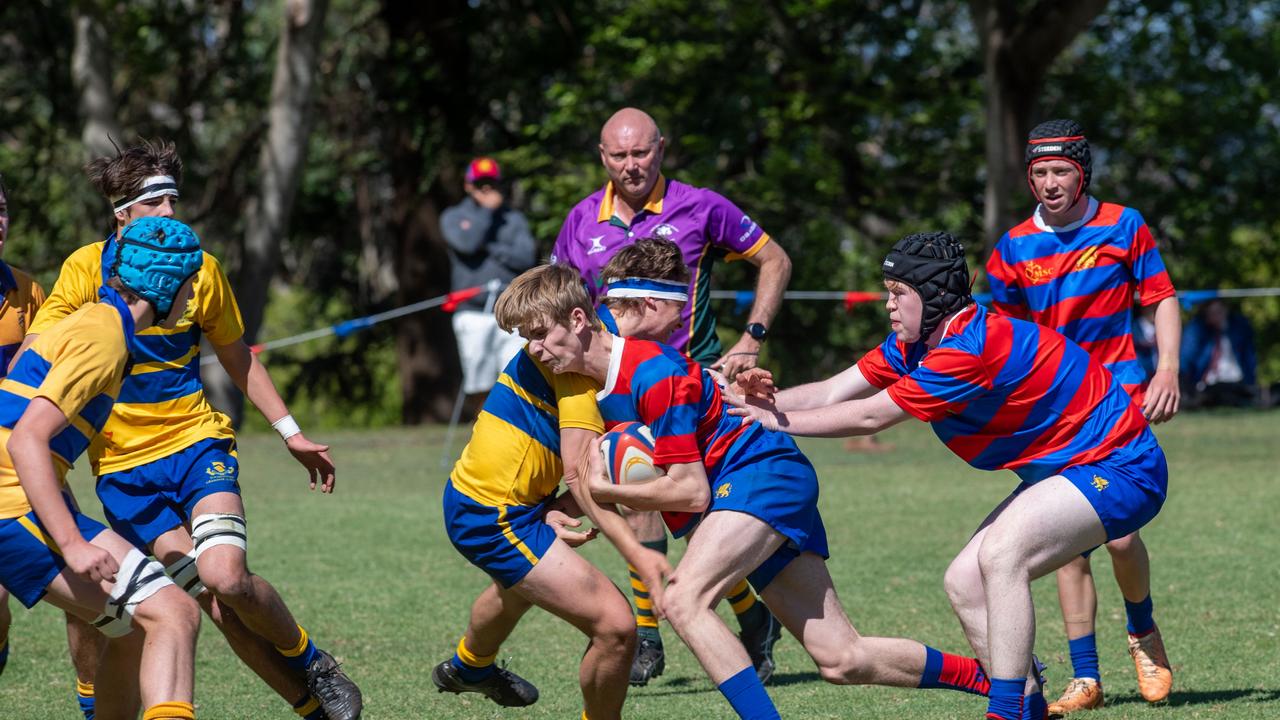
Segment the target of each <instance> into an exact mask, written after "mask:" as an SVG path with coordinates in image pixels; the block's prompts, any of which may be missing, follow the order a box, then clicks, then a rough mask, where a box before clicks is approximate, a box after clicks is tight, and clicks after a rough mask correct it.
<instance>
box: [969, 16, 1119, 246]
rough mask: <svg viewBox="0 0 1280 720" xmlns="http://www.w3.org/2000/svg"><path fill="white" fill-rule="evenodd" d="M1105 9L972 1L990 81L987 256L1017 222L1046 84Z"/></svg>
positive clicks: (984, 219)
mask: <svg viewBox="0 0 1280 720" xmlns="http://www.w3.org/2000/svg"><path fill="white" fill-rule="evenodd" d="M1106 5H1107V0H1077V1H1076V2H1070V3H1059V2H1051V1H1048V0H1039V1H1038V2H1036V4H1035V5H1034V6H1032V7H1031V9H1029V10H1028V11H1026V12H1024V13H1019V12H1018V10H1017V9H1016V8H1015V7H1014V3H1013V2H1010V1H1009V0H970V3H969V8H970V11H971V13H972V16H973V24H974V27H976V28H977V29H978V36H979V37H980V38H981V39H982V55H983V68H984V71H985V73H986V120H987V128H986V160H987V186H986V191H985V193H984V200H985V206H984V208H983V213H982V231H983V232H982V234H983V239H984V241H985V243H986V248H985V250H984V255H986V254H989V253H990V251H991V248H992V247H994V246H995V242H996V240H998V239H999V238H1000V236H1001V235H1002V234H1003V233H1004V232H1005V231H1006V230H1008V229H1009V228H1010V227H1012V226H1013V223H1014V222H1015V221H1016V220H1015V211H1014V208H1015V207H1018V205H1019V204H1020V203H1018V202H1017V198H1018V197H1019V195H1020V193H1021V190H1022V188H1023V187H1024V186H1025V184H1026V183H1025V181H1024V180H1023V175H1024V170H1023V148H1024V146H1025V144H1026V137H1027V133H1028V132H1029V131H1030V130H1031V126H1032V124H1033V118H1034V115H1035V110H1036V105H1037V103H1038V102H1039V98H1040V91H1041V90H1042V89H1043V87H1044V81H1045V77H1046V76H1047V75H1048V74H1049V69H1050V68H1051V67H1052V65H1053V63H1054V61H1055V60H1057V58H1058V56H1059V55H1061V54H1062V52H1063V51H1064V50H1066V49H1067V47H1069V46H1070V45H1071V43H1072V42H1073V41H1074V40H1075V39H1076V37H1078V36H1079V35H1080V34H1081V33H1083V32H1084V31H1085V30H1086V29H1088V27H1089V24H1090V23H1092V22H1093V20H1094V18H1096V17H1097V16H1098V15H1099V14H1100V13H1101V12H1102V11H1103V9H1105V8H1106Z"/></svg>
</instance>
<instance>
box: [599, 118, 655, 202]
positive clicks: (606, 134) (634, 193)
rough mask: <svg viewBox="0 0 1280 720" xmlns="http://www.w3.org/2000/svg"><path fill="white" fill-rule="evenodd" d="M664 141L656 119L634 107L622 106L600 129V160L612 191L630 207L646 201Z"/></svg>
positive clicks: (651, 188) (653, 183) (653, 181)
mask: <svg viewBox="0 0 1280 720" xmlns="http://www.w3.org/2000/svg"><path fill="white" fill-rule="evenodd" d="M665 149H666V142H665V141H664V140H663V138H662V133H660V132H659V131H658V123H656V122H654V121H653V118H651V117H649V114H648V113H646V112H644V111H643V110H637V109H636V108H623V109H621V110H619V111H618V112H616V113H614V114H613V117H611V118H609V121H608V122H606V123H605V124H604V127H603V128H601V129H600V162H601V163H603V164H604V169H605V171H606V172H608V173H609V181H610V182H612V183H613V188H614V192H615V193H617V195H618V197H619V198H621V199H622V200H623V201H624V202H625V203H626V204H627V205H629V206H630V207H631V208H632V209H633V210H639V209H640V208H642V207H644V204H645V202H647V200H648V197H649V193H650V192H652V191H653V187H654V185H656V184H657V182H658V176H659V174H660V173H661V172H662V155H663V151H664V150H665Z"/></svg>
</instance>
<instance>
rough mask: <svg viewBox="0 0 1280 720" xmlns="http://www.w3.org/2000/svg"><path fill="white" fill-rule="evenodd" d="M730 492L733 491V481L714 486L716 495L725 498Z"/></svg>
mask: <svg viewBox="0 0 1280 720" xmlns="http://www.w3.org/2000/svg"><path fill="white" fill-rule="evenodd" d="M731 492H733V483H725V484H723V485H721V486H720V487H718V488H716V497H718V498H727V497H729V493H731Z"/></svg>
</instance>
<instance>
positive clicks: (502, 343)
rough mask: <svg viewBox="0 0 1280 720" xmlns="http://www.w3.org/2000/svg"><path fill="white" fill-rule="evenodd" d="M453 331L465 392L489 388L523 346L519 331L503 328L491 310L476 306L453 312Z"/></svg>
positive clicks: (471, 392)
mask: <svg viewBox="0 0 1280 720" xmlns="http://www.w3.org/2000/svg"><path fill="white" fill-rule="evenodd" d="M453 334H454V336H455V337H457V339H458V357H459V358H461V359H462V390H463V392H465V393H467V394H468V395H471V394H473V393H482V392H488V391H489V390H490V389H491V388H492V387H493V384H494V383H495V382H497V381H498V373H500V372H502V368H504V367H506V366H507V363H509V362H511V358H513V357H515V356H516V353H518V352H520V348H522V347H524V338H522V337H520V335H519V333H514V332H513V333H507V332H503V331H502V328H500V327H498V321H497V320H496V319H494V317H493V315H492V314H491V313H484V312H477V311H475V310H459V311H457V312H455V313H454V314H453Z"/></svg>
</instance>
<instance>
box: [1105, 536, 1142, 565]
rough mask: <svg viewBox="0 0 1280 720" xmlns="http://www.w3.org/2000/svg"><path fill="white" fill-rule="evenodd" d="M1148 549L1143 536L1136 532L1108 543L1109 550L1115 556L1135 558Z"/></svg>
mask: <svg viewBox="0 0 1280 720" xmlns="http://www.w3.org/2000/svg"><path fill="white" fill-rule="evenodd" d="M1146 551H1147V546H1146V545H1144V544H1143V542H1142V537H1141V536H1140V535H1138V533H1136V532H1135V533H1131V534H1129V535H1125V536H1124V537H1121V538H1116V539H1115V540H1112V541H1111V542H1109V543H1107V552H1109V553H1111V557H1113V558H1118V559H1129V558H1135V557H1138V556H1140V555H1141V554H1143V553H1145V552H1146Z"/></svg>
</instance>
